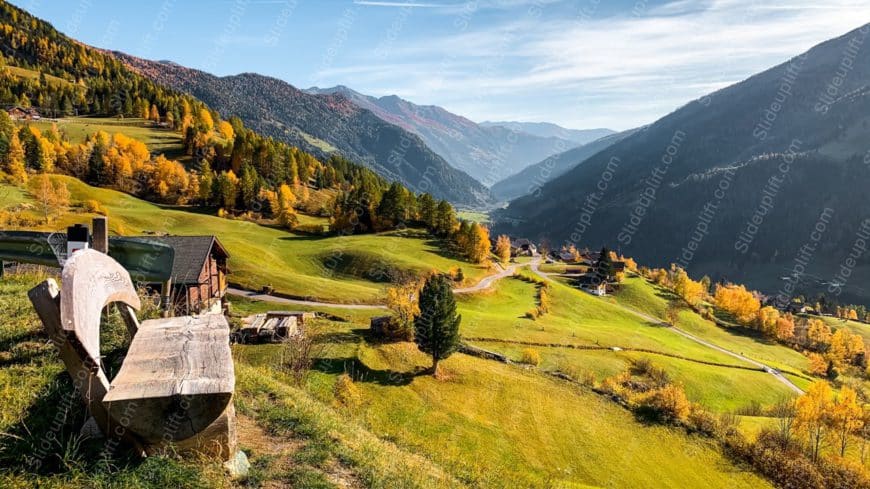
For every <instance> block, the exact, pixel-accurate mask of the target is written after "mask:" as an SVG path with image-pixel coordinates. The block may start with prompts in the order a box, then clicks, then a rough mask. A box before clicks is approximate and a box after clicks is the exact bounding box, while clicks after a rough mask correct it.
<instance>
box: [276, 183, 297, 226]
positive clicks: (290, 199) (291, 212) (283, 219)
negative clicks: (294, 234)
mask: <svg viewBox="0 0 870 489" xmlns="http://www.w3.org/2000/svg"><path fill="white" fill-rule="evenodd" d="M295 203H296V196H295V195H293V191H292V190H290V187H289V186H288V185H287V184H281V186H280V187H278V205H277V208H276V212H275V216H276V217H277V218H278V223H279V224H281V225H282V226H284V227H285V228H287V229H293V228H294V227H295V226H296V224H297V223H298V219H297V217H296V209H294V208H293V205H294V204H295Z"/></svg>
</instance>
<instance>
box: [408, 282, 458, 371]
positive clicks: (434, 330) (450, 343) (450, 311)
mask: <svg viewBox="0 0 870 489" xmlns="http://www.w3.org/2000/svg"><path fill="white" fill-rule="evenodd" d="M418 302H419V307H420V315H419V316H417V318H416V319H414V341H415V342H416V343H417V347H418V348H419V349H420V351H422V352H423V353H427V354H429V355H430V356H431V357H432V373H433V374H435V373H437V371H438V362H439V361H441V360H444V359H445V358H447V357H449V356H450V355H451V354H453V352H455V351H456V350H457V348H458V347H459V323H460V322H461V321H462V317H461V316H459V315H458V314H457V313H456V300H455V299H454V298H453V290H452V289H451V287H450V281H449V280H448V279H447V277H445V276H444V275H440V274H438V275H432V276H431V277H429V278H428V279H427V280H426V284H425V285H424V286H423V290H421V291H420V300H419V301H418Z"/></svg>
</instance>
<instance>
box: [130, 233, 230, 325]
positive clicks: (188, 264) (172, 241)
mask: <svg viewBox="0 0 870 489" xmlns="http://www.w3.org/2000/svg"><path fill="white" fill-rule="evenodd" d="M138 239H142V240H147V241H152V242H157V243H160V244H165V245H168V246H171V247H172V248H173V249H174V250H175V259H174V261H173V263H172V277H171V280H170V282H169V289H170V290H168V291H166V290H163V288H164V286H165V284H159V283H147V284H143V285H146V286H147V287H148V288H150V289H151V290H153V291H155V292H159V293H160V295H161V296H163V297H166V298H168V300H169V301H171V305H172V310H173V312H175V314H198V313H204V312H221V310H222V309H223V303H222V299H223V297H224V294H225V293H226V290H227V273H228V272H229V270H228V269H227V258H229V254H228V253H227V251H226V248H224V246H223V245H222V244H221V243H220V241H218V239H217V238H216V237H214V236H139V237H138Z"/></svg>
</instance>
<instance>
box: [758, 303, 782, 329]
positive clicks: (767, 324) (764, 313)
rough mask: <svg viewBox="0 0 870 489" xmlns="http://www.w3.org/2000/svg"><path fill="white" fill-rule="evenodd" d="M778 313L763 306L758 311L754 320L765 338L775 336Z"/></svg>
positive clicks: (774, 309)
mask: <svg viewBox="0 0 870 489" xmlns="http://www.w3.org/2000/svg"><path fill="white" fill-rule="evenodd" d="M778 322H779V311H778V310H777V309H776V308H774V307H772V306H764V307H762V308H761V309H759V310H758V314H757V315H756V318H755V323H756V326H757V327H758V330H759V331H761V332H762V333H764V334H765V335H767V336H776V334H777V323H778Z"/></svg>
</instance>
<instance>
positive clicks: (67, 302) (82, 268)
mask: <svg viewBox="0 0 870 489" xmlns="http://www.w3.org/2000/svg"><path fill="white" fill-rule="evenodd" d="M61 279H62V284H63V286H62V288H61V291H60V320H61V325H62V328H63V330H64V331H65V332H66V333H67V337H68V338H70V339H73V338H74V339H75V340H76V341H77V342H78V343H79V344H80V345H81V353H82V355H83V357H84V358H82V361H83V362H86V363H91V364H92V365H94V366H96V367H97V368H100V369H102V365H101V363H100V318H101V315H102V311H103V308H105V307H106V306H107V305H108V304H110V303H112V302H121V303H123V304H125V305H127V306H130V307H133V308H135V309H139V308H140V307H141V303H140V302H139V296H138V295H137V294H136V288H135V287H133V281H132V280H131V279H130V274H129V273H128V272H127V270H125V269H124V267H122V266H121V265H120V264H119V263H118V262H116V261H115V260H113V259H112V258H111V257H109V255H106V254H104V253H100V252H99V251H95V250H89V249H88V250H81V251H77V252H75V253H73V254H72V256H71V257H70V258H69V259H68V260H67V262H66V264H65V265H64V267H63V272H62V274H61Z"/></svg>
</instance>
